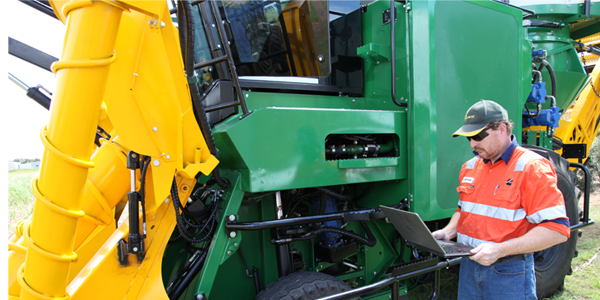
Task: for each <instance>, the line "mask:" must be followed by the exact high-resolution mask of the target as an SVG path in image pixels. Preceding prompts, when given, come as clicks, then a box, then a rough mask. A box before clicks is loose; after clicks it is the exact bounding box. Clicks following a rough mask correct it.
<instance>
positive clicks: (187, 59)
mask: <svg viewBox="0 0 600 300" xmlns="http://www.w3.org/2000/svg"><path fill="white" fill-rule="evenodd" d="M179 3H180V4H181V5H178V7H179V6H182V11H183V16H184V19H185V21H184V22H182V21H183V20H178V23H179V26H180V37H181V31H183V30H181V28H182V27H181V26H182V23H185V25H184V26H185V27H184V28H185V32H186V34H185V42H182V43H181V45H182V46H184V47H183V48H182V49H181V53H182V55H185V56H184V66H185V74H186V76H187V78H188V79H189V78H193V77H194V40H195V30H194V29H195V25H194V18H193V17H192V5H191V4H190V3H189V1H188V0H179ZM178 11H179V8H178ZM189 87H190V94H191V95H192V106H193V108H194V115H195V116H196V120H197V121H198V123H199V124H198V125H200V131H202V135H203V136H204V140H205V141H206V144H207V146H208V149H209V150H210V153H211V154H212V155H213V156H215V157H216V156H218V155H217V146H216V144H215V139H214V138H213V135H212V131H211V130H210V124H208V118H207V117H206V111H205V110H204V106H203V105H202V103H201V101H202V99H201V97H200V91H199V90H198V86H197V85H196V84H195V83H190V84H189ZM212 174H213V178H214V179H215V181H216V183H217V184H218V185H219V186H220V187H221V188H223V189H227V188H229V187H230V186H231V183H230V182H229V180H227V179H226V178H223V177H221V175H220V173H219V169H218V167H215V168H214V170H213V172H212Z"/></svg>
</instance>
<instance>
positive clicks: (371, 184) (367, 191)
mask: <svg viewBox="0 0 600 300" xmlns="http://www.w3.org/2000/svg"><path fill="white" fill-rule="evenodd" d="M371 188H373V182H371V183H369V186H368V187H367V189H366V190H364V191H363V192H362V194H360V195H358V196H356V198H354V199H353V200H354V201H358V200H360V199H362V198H363V197H364V196H366V195H367V194H368V193H369V192H370V191H371Z"/></svg>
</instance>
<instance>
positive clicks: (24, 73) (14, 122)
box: [0, 0, 66, 161]
mask: <svg viewBox="0 0 600 300" xmlns="http://www.w3.org/2000/svg"><path fill="white" fill-rule="evenodd" d="M4 5H5V7H4V9H3V11H4V22H5V23H4V26H3V30H4V32H5V35H6V36H7V37H6V38H5V43H6V52H4V53H5V57H4V60H3V61H4V63H3V64H2V65H3V68H4V69H5V74H6V75H5V76H7V77H4V78H5V79H4V80H3V89H2V91H3V93H2V102H1V109H0V111H2V124H3V126H1V127H0V128H1V129H0V132H1V133H2V140H3V141H4V146H3V147H1V148H2V152H1V157H2V160H4V161H8V160H12V159H15V158H39V159H41V158H42V154H43V149H44V148H43V145H42V142H41V141H40V137H39V132H40V129H41V128H42V127H44V125H45V124H46V123H47V121H48V118H49V116H50V114H49V112H48V111H47V110H46V109H44V108H43V107H42V106H40V105H39V104H37V103H36V102H35V101H33V100H31V99H30V98H29V97H27V96H26V95H25V91H24V90H23V89H21V88H20V87H18V86H17V85H16V84H14V83H13V82H12V81H10V80H8V74H7V73H8V72H10V73H11V74H12V75H14V76H15V77H17V78H18V79H20V80H21V81H23V82H24V83H25V84H26V85H28V86H37V85H38V84H41V85H42V86H44V87H45V88H46V89H48V90H50V91H51V92H53V91H54V84H55V76H54V74H53V73H51V72H48V71H46V70H44V69H41V68H39V67H36V66H34V65H32V64H30V63H27V62H25V61H23V60H21V59H19V58H16V57H14V56H12V55H9V54H8V37H11V38H13V39H16V40H18V41H20V42H23V43H25V44H27V45H29V46H32V47H34V48H37V49H38V50H41V51H44V52H46V53H48V54H50V55H52V56H54V57H60V55H61V52H62V44H63V38H64V34H65V29H66V27H65V26H64V25H63V24H62V23H61V22H60V21H58V20H56V19H54V18H51V17H49V16H47V15H45V14H43V13H40V12H38V11H37V10H35V9H33V8H31V7H29V6H27V5H25V4H23V3H21V2H19V1H17V0H8V1H6V2H4Z"/></svg>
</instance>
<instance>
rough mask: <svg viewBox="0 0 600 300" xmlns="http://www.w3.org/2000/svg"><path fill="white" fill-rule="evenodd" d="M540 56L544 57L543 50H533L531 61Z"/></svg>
mask: <svg viewBox="0 0 600 300" xmlns="http://www.w3.org/2000/svg"><path fill="white" fill-rule="evenodd" d="M540 55H544V50H542V49H539V50H533V51H532V52H531V60H533V59H534V58H535V57H536V56H540Z"/></svg>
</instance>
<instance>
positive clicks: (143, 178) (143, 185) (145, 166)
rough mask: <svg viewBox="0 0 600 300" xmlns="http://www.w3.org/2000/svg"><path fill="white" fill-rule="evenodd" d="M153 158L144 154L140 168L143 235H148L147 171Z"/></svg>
mask: <svg viewBox="0 0 600 300" xmlns="http://www.w3.org/2000/svg"><path fill="white" fill-rule="evenodd" d="M151 160H152V159H151V158H150V156H144V158H142V169H141V170H140V173H141V174H140V175H141V176H140V191H139V194H140V202H141V203H142V220H143V224H144V234H143V237H144V238H145V237H146V172H147V171H148V166H149V165H150V161H151Z"/></svg>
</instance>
